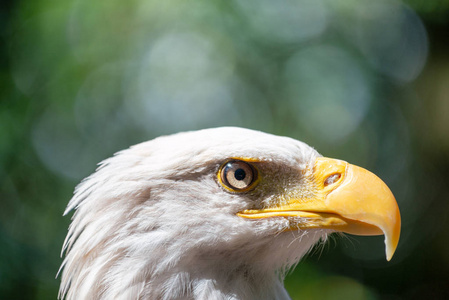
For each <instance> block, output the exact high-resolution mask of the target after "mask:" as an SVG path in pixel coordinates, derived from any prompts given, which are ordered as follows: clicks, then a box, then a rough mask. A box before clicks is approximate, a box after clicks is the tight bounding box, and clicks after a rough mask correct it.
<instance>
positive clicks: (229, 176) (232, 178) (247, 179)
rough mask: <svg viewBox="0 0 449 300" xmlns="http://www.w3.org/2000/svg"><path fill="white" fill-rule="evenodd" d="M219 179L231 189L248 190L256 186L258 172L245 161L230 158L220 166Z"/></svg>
mask: <svg viewBox="0 0 449 300" xmlns="http://www.w3.org/2000/svg"><path fill="white" fill-rule="evenodd" d="M218 180H219V182H220V183H221V185H223V187H225V188H226V189H227V190H229V191H232V192H246V191H248V190H250V189H251V188H253V187H254V186H255V183H256V182H257V181H258V172H257V169H256V168H255V167H254V166H252V165H251V164H249V163H247V162H245V161H241V160H230V161H227V162H226V163H224V164H223V165H222V166H221V167H220V170H219V172H218Z"/></svg>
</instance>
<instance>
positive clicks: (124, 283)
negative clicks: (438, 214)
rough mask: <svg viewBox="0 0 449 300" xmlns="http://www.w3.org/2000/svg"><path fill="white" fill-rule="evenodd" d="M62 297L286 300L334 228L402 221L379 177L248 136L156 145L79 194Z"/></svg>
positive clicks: (127, 155) (116, 160) (104, 172)
mask: <svg viewBox="0 0 449 300" xmlns="http://www.w3.org/2000/svg"><path fill="white" fill-rule="evenodd" d="M71 210H75V213H74V215H73V217H72V223H71V225H70V228H69V232H68V235H67V238H66V240H65V242H64V246H63V252H64V253H65V259H64V261H63V264H62V266H61V272H62V276H61V277H62V282H61V288H60V295H59V296H60V298H66V299H288V294H287V292H286V291H285V289H284V287H283V282H282V281H283V274H285V271H287V270H289V269H290V268H291V267H293V266H295V265H296V264H297V263H298V261H299V260H300V259H301V258H302V257H303V256H304V255H305V254H306V253H307V252H308V251H309V250H310V249H311V247H312V246H313V245H314V244H316V243H317V242H319V241H324V240H326V238H327V236H328V235H329V234H330V233H333V232H346V233H351V234H357V235H379V234H384V235H385V243H386V255H387V259H388V260H389V259H391V257H392V255H393V253H394V251H395V249H396V246H397V243H398V240H399V232H400V215H399V209H398V206H397V204H396V201H395V199H394V197H393V195H392V193H391V191H390V190H389V189H388V187H387V186H386V185H385V184H384V183H383V182H382V181H381V180H380V179H379V178H378V177H377V176H375V175H374V174H372V173H370V172H369V171H367V170H365V169H362V168H360V167H357V166H354V165H351V164H349V163H347V162H344V161H341V160H335V159H329V158H324V157H321V155H320V154H319V153H318V152H317V151H315V150H314V149H313V148H311V147H310V146H308V145H306V144H304V143H302V142H300V141H297V140H294V139H291V138H287V137H280V136H275V135H271V134H266V133H263V132H259V131H253V130H248V129H242V128H233V127H223V128H214V129H206V130H200V131H193V132H185V133H179V134H175V135H170V136H164V137H159V138H156V139H154V140H151V141H148V142H144V143H141V144H138V145H135V146H132V147H130V148H129V149H126V150H123V151H121V152H118V153H117V154H116V155H115V156H113V157H111V158H109V159H106V160H105V161H103V162H102V163H100V166H99V168H98V169H97V170H96V172H95V173H93V174H92V175H91V176H89V177H88V178H86V179H85V180H83V181H82V182H81V183H80V184H79V185H78V186H77V188H76V190H75V193H74V196H73V198H72V199H71V201H70V203H69V205H68V207H67V210H66V212H65V214H67V213H68V212H69V211H71Z"/></svg>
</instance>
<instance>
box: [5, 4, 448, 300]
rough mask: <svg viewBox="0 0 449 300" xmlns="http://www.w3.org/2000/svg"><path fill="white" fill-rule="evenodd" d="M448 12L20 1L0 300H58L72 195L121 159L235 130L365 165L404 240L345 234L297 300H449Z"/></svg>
mask: <svg viewBox="0 0 449 300" xmlns="http://www.w3.org/2000/svg"><path fill="white" fill-rule="evenodd" d="M448 12H449V3H448V2H447V1H446V0H444V1H443V0H441V1H436V0H435V1H412V0H410V1H407V2H406V3H404V2H400V1H389V0H388V1H387V0H380V1H368V0H362V1H352V0H282V1H268V0H262V1H261V0H259V1H255V0H246V1H238V0H227V1H224V0H208V1H206V0H191V1H181V0H169V1H153V0H131V1H118V0H108V1H98V0H93V1H92V0H59V1H55V0H21V1H12V0H10V1H4V2H2V4H1V11H0V101H1V102H0V299H55V298H56V297H57V290H58V285H59V280H58V279H55V276H56V273H57V271H58V268H59V265H60V263H61V261H62V259H61V258H60V249H61V245H62V242H63V240H64V237H65V234H66V232H67V227H68V224H69V222H70V217H62V212H63V211H64V208H65V206H66V204H67V202H68V200H69V199H70V197H71V194H72V192H73V189H74V187H75V185H76V184H77V183H78V182H79V181H80V180H81V179H82V178H84V177H86V176H87V175H89V174H90V173H92V172H93V171H94V170H95V165H96V163H98V162H99V161H101V160H102V159H105V158H107V157H109V156H111V155H112V154H113V153H114V152H116V151H119V150H121V149H123V148H126V147H128V146H130V145H132V144H135V143H138V142H141V141H145V140H148V139H152V138H154V137H156V136H159V135H162V134H170V133H174V132H178V131H183V130H194V129H200V128H205V127H216V126H223V125H234V126H242V127H249V128H254V129H258V130H263V131H267V132H271V133H274V134H279V135H287V136H291V137H293V138H296V139H299V140H302V141H304V142H306V143H308V144H310V145H313V146H314V147H315V148H316V149H317V150H318V151H319V152H321V153H322V154H323V155H325V156H329V157H336V158H340V159H344V160H347V161H350V162H352V163H355V164H358V165H360V166H363V167H365V168H367V169H370V170H372V171H373V172H374V173H376V174H378V175H379V176H380V177H381V178H382V179H384V180H385V181H386V182H387V184H388V185H389V186H390V187H391V189H392V191H393V193H394V194H395V195H396V197H397V200H398V203H399V206H400V209H401V213H402V219H403V228H402V236H401V240H400V243H399V247H398V249H397V252H396V254H395V256H394V258H393V260H392V261H391V262H388V263H387V262H386V261H385V258H384V249H383V239H382V237H352V236H350V237H349V236H348V237H347V238H341V237H335V238H334V239H332V240H331V241H329V242H328V243H327V245H326V246H325V247H323V248H319V249H316V251H314V252H313V253H312V254H311V255H310V256H309V257H308V258H307V259H306V260H304V261H303V262H301V263H300V264H299V265H298V267H297V268H296V270H295V271H294V272H292V273H291V275H290V276H289V277H288V278H287V280H286V286H287V289H288V290H289V292H290V294H291V296H292V298H293V299H421V298H424V297H425V298H426V299H428V298H431V299H444V298H446V299H447V298H448V297H449V294H448V293H449V292H448V291H449V289H448V288H449V279H448V278H449V277H448V274H449V242H448V230H449V223H448V211H449V201H448V200H449V197H448V196H449V187H448V182H449V171H448V170H449V85H448V82H449V40H448V35H447V32H448V30H449V22H448V21H449V19H448Z"/></svg>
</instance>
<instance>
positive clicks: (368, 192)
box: [237, 157, 401, 260]
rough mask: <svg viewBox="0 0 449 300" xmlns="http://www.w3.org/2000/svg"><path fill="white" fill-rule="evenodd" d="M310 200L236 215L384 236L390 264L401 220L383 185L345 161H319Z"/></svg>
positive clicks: (396, 243) (391, 196)
mask: <svg viewBox="0 0 449 300" xmlns="http://www.w3.org/2000/svg"><path fill="white" fill-rule="evenodd" d="M312 177H313V178H312V180H311V183H310V184H311V185H314V186H313V187H311V189H312V191H313V194H314V196H313V197H307V198H300V199H298V198H296V197H294V196H293V197H288V196H286V197H285V198H287V200H286V201H285V202H283V203H281V204H278V205H277V206H276V207H269V208H264V209H260V210H245V211H242V212H239V213H238V214H237V215H238V216H240V217H244V218H250V219H260V218H269V217H300V218H301V220H303V222H301V221H300V223H299V224H295V226H292V228H290V229H291V230H295V229H298V228H300V229H309V228H325V229H332V230H336V231H341V232H346V233H351V234H356V235H381V234H384V235H385V247H386V248H385V251H386V256H387V260H390V259H391V258H392V256H393V254H394V252H395V250H396V247H397V245H398V242H399V235H400V231H401V216H400V213H399V208H398V205H397V203H396V200H395V198H394V196H393V194H392V193H391V191H390V189H389V188H388V187H387V185H386V184H385V183H384V182H383V181H382V180H381V179H380V178H379V177H377V176H376V175H374V174H373V173H371V172H369V171H367V170H365V169H363V168H360V167H357V166H354V165H351V164H349V163H347V162H345V161H341V160H336V159H330V158H325V157H320V158H317V159H316V162H315V166H314V169H313V176H312Z"/></svg>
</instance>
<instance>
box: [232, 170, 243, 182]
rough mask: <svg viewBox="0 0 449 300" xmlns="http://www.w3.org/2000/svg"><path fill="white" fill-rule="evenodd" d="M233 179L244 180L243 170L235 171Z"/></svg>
mask: <svg viewBox="0 0 449 300" xmlns="http://www.w3.org/2000/svg"><path fill="white" fill-rule="evenodd" d="M234 177H235V179H237V180H243V179H245V177H246V173H245V170H243V169H237V170H235V173H234Z"/></svg>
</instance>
